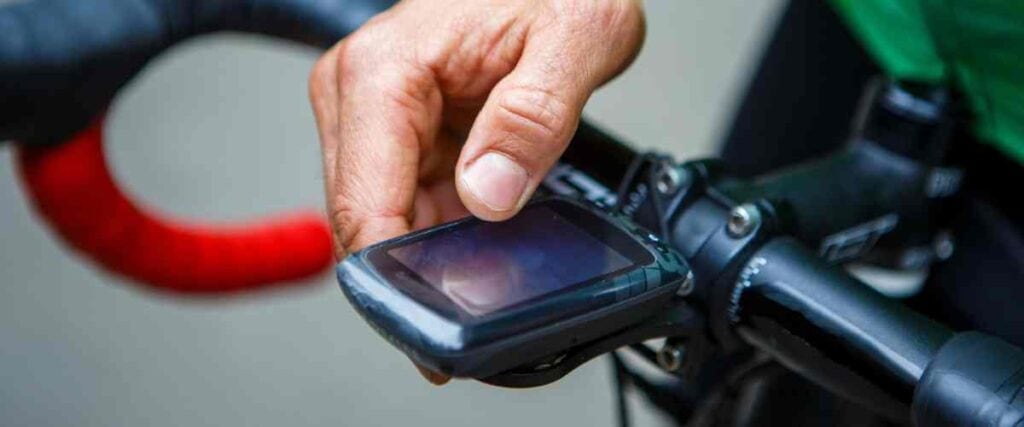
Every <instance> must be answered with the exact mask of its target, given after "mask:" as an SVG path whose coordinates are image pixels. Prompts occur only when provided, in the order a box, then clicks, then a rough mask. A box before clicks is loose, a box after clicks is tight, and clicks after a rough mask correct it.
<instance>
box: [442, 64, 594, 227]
mask: <svg viewBox="0 0 1024 427" xmlns="http://www.w3.org/2000/svg"><path fill="white" fill-rule="evenodd" d="M528 53H529V52H524V54H523V57H522V58H521V59H520V62H519V64H518V65H517V66H516V68H515V69H514V70H513V71H512V72H511V73H510V74H509V75H507V76H505V78H503V79H502V80H501V81H499V82H498V84H497V85H496V86H495V87H494V90H492V91H491V94H490V95H489V96H488V98H487V101H486V102H485V103H484V106H483V108H482V109H481V110H480V114H479V115H478V116H477V118H476V121H475V122H474V123H473V128H472V130H471V131H470V133H469V135H468V137H467V139H466V143H465V146H464V147H463V148H462V153H461V154H460V157H459V161H458V164H457V166H456V188H457V190H458V193H459V197H460V198H461V199H462V203H463V204H464V205H465V206H466V208H467V209H469V211H470V212H472V213H473V214H474V215H476V216H477V217H479V218H481V219H484V220H488V221H501V220H505V219H508V218H510V217H511V216H513V215H515V213H516V212H518V211H519V210H520V209H521V208H522V206H523V204H525V203H526V201H527V200H529V198H530V196H531V195H532V194H533V192H534V190H535V189H536V188H537V186H538V185H539V184H540V182H541V180H542V179H543V178H544V175H545V174H546V173H547V171H548V170H549V169H550V168H551V166H552V165H554V163H555V161H556V160H558V158H559V156H561V155H562V152H563V151H565V148H566V146H567V145H568V144H569V140H570V139H571V138H572V135H573V134H574V133H575V132H576V126H577V125H578V124H579V117H580V114H581V112H582V110H583V105H584V104H585V103H586V100H587V98H589V96H590V93H591V92H592V91H593V90H594V87H595V86H596V85H597V83H593V82H589V81H587V80H589V79H587V78H586V77H584V76H581V75H579V74H576V75H574V74H573V72H572V71H571V68H573V67H572V66H571V65H572V64H564V62H566V59H565V58H561V59H559V60H558V61H559V62H561V63H562V64H560V63H552V62H549V61H548V59H549V58H546V57H545V56H546V55H532V56H531V55H529V54H528ZM553 68H559V69H555V70H553Z"/></svg>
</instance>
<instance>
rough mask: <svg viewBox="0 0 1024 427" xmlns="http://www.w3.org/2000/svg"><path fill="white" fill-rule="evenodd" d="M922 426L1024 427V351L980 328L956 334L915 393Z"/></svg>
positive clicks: (917, 416)
mask: <svg viewBox="0 0 1024 427" xmlns="http://www.w3.org/2000/svg"><path fill="white" fill-rule="evenodd" d="M912 408H913V419H914V424H916V425H919V426H1021V425H1024V350H1021V349H1020V348H1017V347H1014V346H1013V345H1011V344H1009V343H1007V342H1005V341H1003V340H1001V339H999V338H996V337H993V336H990V335H985V334H982V333H979V332H965V333H961V334H957V335H956V336H955V337H953V339H951V340H949V342H947V343H946V344H945V345H943V346H942V348H941V349H940V350H939V353H938V354H937V355H936V356H935V358H934V360H933V361H932V363H931V365H929V366H928V369H927V370H926V371H925V373H924V377H923V378H922V379H921V383H920V384H919V385H918V387H917V391H916V392H915V394H914V404H913V407H912Z"/></svg>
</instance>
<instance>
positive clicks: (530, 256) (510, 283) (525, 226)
mask: <svg viewBox="0 0 1024 427" xmlns="http://www.w3.org/2000/svg"><path fill="white" fill-rule="evenodd" d="M388 254H389V255H391V257H393V258H394V259H396V260H398V262H400V263H401V264H402V265H404V266H405V267H407V268H409V269H410V270H412V271H413V272H415V273H416V274H418V275H419V276H420V277H421V278H422V279H423V280H424V281H426V282H427V283H429V284H430V285H431V286H433V287H434V288H435V289H437V290H438V291H440V292H441V293H442V294H444V295H445V296H447V297H448V298H449V299H451V300H452V301H453V302H455V303H456V304H457V305H458V306H459V307H461V308H462V309H463V310H465V311H466V312H467V313H469V314H472V315H475V316H480V315H484V314H488V313H491V312H493V311H495V310H500V309H502V308H506V307H510V306H512V305H515V304H516V303H520V302H523V301H526V300H530V299H533V298H536V297H539V296H541V295H546V294H549V293H552V292H556V291H559V290H562V289H565V288H568V287H570V286H572V285H575V284H578V283H581V282H584V281H587V280H590V279H593V278H597V277H599V276H603V275H605V274H608V273H611V272H614V271H616V270H620V269H622V268H625V267H628V266H630V265H631V264H632V263H631V262H630V260H629V259H628V258H626V257H624V256H623V255H622V254H620V253H618V252H617V251H615V250H614V249H612V248H611V247H608V246H607V245H605V244H604V243H602V242H601V241H600V240H598V239H597V238H595V237H593V236H591V235H590V234H588V233H587V232H586V231H584V230H582V229H580V228H579V227H577V226H575V225H573V224H572V223H570V222H569V221H567V220H565V219H564V218H562V217H561V216H560V215H558V214H557V213H556V212H555V211H553V210H550V209H548V208H546V207H536V208H533V209H526V210H524V211H523V212H521V213H520V214H519V215H516V216H515V217H514V218H512V219H510V220H508V221H505V222H502V223H478V224H475V225H473V226H469V227H456V228H454V229H450V230H448V231H446V232H444V233H440V234H437V235H435V236H432V237H429V238H426V239H424V240H420V241H417V242H413V243H410V244H409V245H406V246H401V247H397V248H392V249H390V250H388Z"/></svg>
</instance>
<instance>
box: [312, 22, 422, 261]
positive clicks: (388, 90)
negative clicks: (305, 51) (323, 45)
mask: <svg viewBox="0 0 1024 427" xmlns="http://www.w3.org/2000/svg"><path fill="white" fill-rule="evenodd" d="M366 39H367V38H366V37H363V38H361V39H351V40H346V41H345V42H343V43H341V44H339V45H338V46H336V47H335V48H333V49H331V51H329V52H328V53H327V54H326V55H324V57H323V58H321V60H320V61H319V62H318V63H317V65H316V66H315V67H314V70H313V72H312V74H311V76H310V99H311V103H312V105H313V110H314V115H315V116H316V121H317V128H318V130H319V133H320V141H321V144H322V149H323V154H324V155H323V161H324V178H325V179H324V185H325V190H326V194H327V207H328V211H329V212H328V213H329V219H330V222H331V226H332V229H333V231H334V237H335V239H334V240H335V253H336V254H337V256H338V257H339V258H341V257H344V256H345V255H347V254H348V253H349V252H352V251H356V250H359V249H361V248H363V247H365V246H367V245H370V244H372V243H375V242H377V241H380V240H385V239H388V238H392V237H396V236H399V235H402V234H405V233H407V232H408V231H409V229H410V217H409V215H410V213H411V212H412V208H413V200H414V197H415V193H416V184H417V177H418V173H419V162H420V153H421V151H422V150H424V149H427V148H429V145H430V144H431V143H432V141H431V138H432V137H433V135H435V134H436V131H437V128H438V126H439V122H440V120H439V117H440V110H441V95H440V91H439V89H438V88H437V86H436V84H435V82H434V80H433V78H432V75H431V74H430V72H429V70H425V69H423V68H421V67H415V66H410V65H409V64H408V63H403V62H402V61H401V60H400V59H396V56H397V55H394V54H393V52H392V53H390V54H389V55H388V56H389V58H384V56H383V55H378V54H375V53H374V52H373V51H372V50H371V49H372V47H373V46H374V45H376V46H379V45H380V42H370V41H368V40H366Z"/></svg>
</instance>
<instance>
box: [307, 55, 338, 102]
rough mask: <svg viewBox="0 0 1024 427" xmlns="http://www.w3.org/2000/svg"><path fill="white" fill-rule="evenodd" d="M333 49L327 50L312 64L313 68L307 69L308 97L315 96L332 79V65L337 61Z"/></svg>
mask: <svg viewBox="0 0 1024 427" xmlns="http://www.w3.org/2000/svg"><path fill="white" fill-rule="evenodd" d="M333 52H334V51H331V52H328V53H326V54H324V55H323V56H321V57H320V59H317V61H316V63H314V64H313V68H312V69H310V71H309V94H310V98H316V97H317V96H319V93H320V92H321V91H322V90H323V89H324V87H326V86H327V85H328V84H330V83H331V81H333V80H334V67H333V62H334V61H337V58H335V55H334V53H333Z"/></svg>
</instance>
